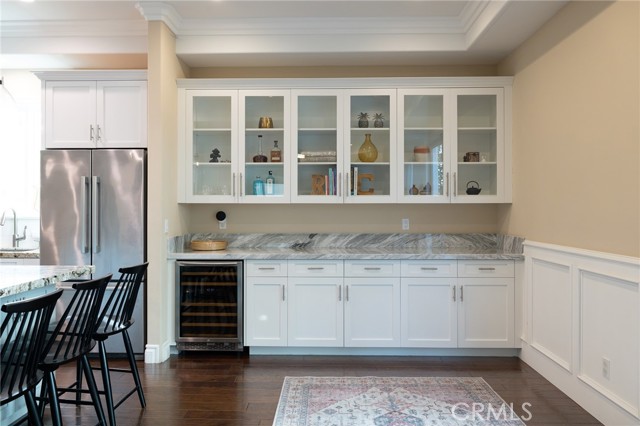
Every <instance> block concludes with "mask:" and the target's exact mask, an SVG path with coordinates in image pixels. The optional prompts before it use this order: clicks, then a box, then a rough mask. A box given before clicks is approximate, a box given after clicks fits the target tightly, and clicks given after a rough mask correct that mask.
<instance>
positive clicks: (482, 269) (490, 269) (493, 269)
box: [478, 268, 496, 271]
mask: <svg viewBox="0 0 640 426" xmlns="http://www.w3.org/2000/svg"><path fill="white" fill-rule="evenodd" d="M478 270H479V271H495V270H496V268H478Z"/></svg>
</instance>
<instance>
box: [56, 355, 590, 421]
mask: <svg viewBox="0 0 640 426" xmlns="http://www.w3.org/2000/svg"><path fill="white" fill-rule="evenodd" d="M92 362H95V360H94V361H92ZM112 364H113V366H117V367H125V361H124V360H113V361H112ZM139 368H140V374H141V379H142V382H143V386H144V389H145V396H146V399H147V408H146V409H144V410H143V409H141V408H140V405H139V402H138V399H137V397H136V396H135V395H133V396H132V397H130V398H129V399H128V400H127V401H126V402H125V403H124V404H122V405H121V406H120V407H119V408H118V409H117V411H116V415H117V418H118V425H119V426H147V425H149V426H240V425H241V426H267V425H268V426H270V425H271V424H272V422H273V417H274V415H275V411H276V407H277V405H278V400H279V396H280V391H281V389H282V382H283V380H284V378H285V377H286V376H341V377H342V376H355V377H360V376H399V377H420V376H422V377H426V376H442V377H447V376H454V377H455V376H457V377H463V376H471V377H482V378H483V379H484V380H485V381H486V382H487V383H488V384H489V385H490V386H491V387H492V388H493V389H494V390H495V391H496V392H497V393H498V394H499V395H500V396H501V397H502V398H503V399H504V400H505V401H506V402H507V403H509V404H512V405H513V408H514V410H515V412H516V413H517V414H518V415H521V416H522V415H526V414H527V412H526V411H524V410H523V404H530V405H529V406H525V407H527V410H528V411H529V412H531V413H532V414H533V417H532V418H531V419H530V420H528V421H526V423H527V425H529V426H537V425H596V424H600V423H599V422H598V421H597V420H596V419H595V418H594V417H593V416H591V415H590V414H588V413H587V412H586V411H585V410H583V409H582V408H581V407H580V406H579V405H578V404H576V403H575V402H574V401H573V400H571V399H570V398H569V397H567V396H566V395H564V394H563V393H562V392H560V391H559V390H558V389H557V388H555V387H554V386H553V385H552V384H551V383H549V382H548V381H547V380H545V379H544V378H543V377H542V376H540V375H539V374H538V373H536V372H535V371H534V370H533V369H532V368H531V367H529V366H528V365H527V364H525V363H524V362H522V361H521V360H520V359H518V358H511V357H505V358H498V357H351V356H252V357H251V356H248V355H247V354H235V353H206V352H192V353H183V354H181V355H176V356H172V357H171V358H170V359H169V360H168V361H166V362H164V363H162V364H144V363H142V362H140V363H139ZM74 375H75V369H74V368H73V367H72V366H65V367H63V368H61V369H60V371H59V372H58V382H59V383H61V385H64V384H65V383H70V382H72V381H73V380H74ZM97 376H99V375H97ZM97 376H96V379H97V381H98V383H99V386H101V381H100V379H99V377H97ZM112 381H113V387H114V392H115V393H116V395H115V396H116V398H119V396H121V395H123V394H125V393H126V392H127V391H128V390H129V389H130V388H131V387H132V386H133V381H132V380H131V378H130V376H129V375H127V374H124V373H116V374H114V375H113V376H112ZM62 411H63V421H64V424H65V425H74V426H85V425H91V426H93V425H95V424H96V416H95V414H94V413H93V408H92V407H90V406H84V407H82V408H77V407H75V406H73V405H63V409H62ZM45 424H47V425H49V424H51V421H50V419H49V418H47V419H46V423H45Z"/></svg>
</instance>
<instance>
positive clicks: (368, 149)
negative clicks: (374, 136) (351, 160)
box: [358, 133, 378, 163]
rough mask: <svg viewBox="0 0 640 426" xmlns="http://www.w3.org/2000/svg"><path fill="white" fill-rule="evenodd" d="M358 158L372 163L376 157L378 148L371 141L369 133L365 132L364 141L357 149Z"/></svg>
mask: <svg viewBox="0 0 640 426" xmlns="http://www.w3.org/2000/svg"><path fill="white" fill-rule="evenodd" d="M358 158H359V159H360V161H362V162H363V163H373V162H374V161H376V159H377V158H378V148H376V146H375V145H374V144H373V142H371V133H365V135H364V142H363V143H362V145H361V146H360V149H359V150H358Z"/></svg>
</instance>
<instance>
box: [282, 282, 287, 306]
mask: <svg viewBox="0 0 640 426" xmlns="http://www.w3.org/2000/svg"><path fill="white" fill-rule="evenodd" d="M285 294H286V289H285V287H284V284H282V301H283V302H284V301H286V298H285Z"/></svg>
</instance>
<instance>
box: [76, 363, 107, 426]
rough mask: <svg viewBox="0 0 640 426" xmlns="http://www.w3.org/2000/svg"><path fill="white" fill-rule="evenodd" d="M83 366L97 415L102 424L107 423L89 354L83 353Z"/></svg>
mask: <svg viewBox="0 0 640 426" xmlns="http://www.w3.org/2000/svg"><path fill="white" fill-rule="evenodd" d="M81 361H82V368H83V369H84V375H85V376H86V377H87V387H88V388H89V393H90V394H91V400H92V401H93V407H94V408H95V409H96V416H98V421H99V422H100V424H101V425H105V426H106V425H107V421H106V419H105V418H104V411H102V402H100V394H99V393H98V386H97V385H96V380H95V379H94V378H93V371H91V365H90V364H89V358H87V355H86V354H85V355H82V357H81Z"/></svg>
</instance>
